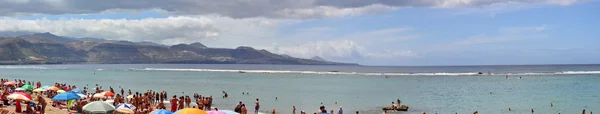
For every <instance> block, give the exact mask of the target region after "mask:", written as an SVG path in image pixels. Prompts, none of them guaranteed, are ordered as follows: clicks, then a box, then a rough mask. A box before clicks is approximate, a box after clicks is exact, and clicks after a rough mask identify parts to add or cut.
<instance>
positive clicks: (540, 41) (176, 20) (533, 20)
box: [0, 0, 600, 66]
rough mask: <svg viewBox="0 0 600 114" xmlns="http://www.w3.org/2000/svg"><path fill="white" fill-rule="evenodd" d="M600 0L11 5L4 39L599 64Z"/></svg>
mask: <svg viewBox="0 0 600 114" xmlns="http://www.w3.org/2000/svg"><path fill="white" fill-rule="evenodd" d="M599 31H600V2H599V1H597V0H127V1H123V0H2V1H0V32H5V33H10V32H50V33H53V34H56V35H60V36H69V37H96V38H105V39H111V40H129V41H150V42H155V43H160V44H165V45H174V44H180V43H188V44H189V43H193V42H201V43H203V44H204V45H206V46H209V47H215V48H236V47H238V46H251V47H254V48H256V49H265V50H268V51H271V52H273V53H277V54H286V55H290V56H294V57H300V58H311V57H314V56H320V57H322V58H324V59H326V60H330V61H337V62H350V63H359V64H362V65H382V66H431V65H521V64H599V63H600V45H599V43H600V32H599Z"/></svg>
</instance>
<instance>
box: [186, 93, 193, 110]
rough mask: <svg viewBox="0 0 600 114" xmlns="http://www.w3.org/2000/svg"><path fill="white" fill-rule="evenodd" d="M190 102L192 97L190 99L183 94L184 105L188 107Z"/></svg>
mask: <svg viewBox="0 0 600 114" xmlns="http://www.w3.org/2000/svg"><path fill="white" fill-rule="evenodd" d="M190 103H192V99H190V96H185V105H186V107H188V108H189V107H190Z"/></svg>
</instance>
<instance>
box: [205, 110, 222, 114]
mask: <svg viewBox="0 0 600 114" xmlns="http://www.w3.org/2000/svg"><path fill="white" fill-rule="evenodd" d="M207 113H208V114H225V112H220V111H216V110H211V111H208V112H207Z"/></svg>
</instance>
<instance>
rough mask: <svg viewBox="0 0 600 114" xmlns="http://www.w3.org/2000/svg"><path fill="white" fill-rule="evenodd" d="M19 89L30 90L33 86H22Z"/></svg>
mask: <svg viewBox="0 0 600 114" xmlns="http://www.w3.org/2000/svg"><path fill="white" fill-rule="evenodd" d="M21 88H23V89H25V90H32V89H33V86H31V85H23V86H21Z"/></svg>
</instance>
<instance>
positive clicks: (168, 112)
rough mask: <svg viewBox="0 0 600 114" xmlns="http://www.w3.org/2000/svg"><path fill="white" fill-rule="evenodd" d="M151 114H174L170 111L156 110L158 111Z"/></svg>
mask: <svg viewBox="0 0 600 114" xmlns="http://www.w3.org/2000/svg"><path fill="white" fill-rule="evenodd" d="M150 114H173V112H171V111H168V110H156V111H152V113H150Z"/></svg>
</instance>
